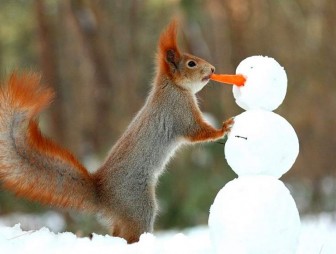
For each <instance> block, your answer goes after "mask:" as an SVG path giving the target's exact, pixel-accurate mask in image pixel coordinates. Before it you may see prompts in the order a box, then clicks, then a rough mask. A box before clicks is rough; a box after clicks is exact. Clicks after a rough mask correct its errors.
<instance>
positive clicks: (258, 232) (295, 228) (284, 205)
mask: <svg viewBox="0 0 336 254" xmlns="http://www.w3.org/2000/svg"><path fill="white" fill-rule="evenodd" d="M209 229H210V236H211V240H212V243H213V245H214V248H215V249H216V251H217V253H235V254H243V253H244V254H247V253H248V254H252V253H253V254H270V253H272V254H276V253H278V254H280V253H281V254H291V253H295V251H296V248H297V244H298V239H299V233H300V218H299V213H298V210H297V207H296V205H295V202H294V200H293V198H292V196H291V195H290V193H289V190H288V189H287V188H286V186H285V185H284V184H283V183H282V182H281V181H279V180H278V179H276V178H275V177H272V176H244V177H239V178H237V179H235V180H233V181H231V182H229V183H227V184H226V185H225V186H224V187H223V188H222V189H221V190H220V191H219V192H218V194H217V196H216V199H215V201H214V203H213V205H212V206H211V208H210V216H209Z"/></svg>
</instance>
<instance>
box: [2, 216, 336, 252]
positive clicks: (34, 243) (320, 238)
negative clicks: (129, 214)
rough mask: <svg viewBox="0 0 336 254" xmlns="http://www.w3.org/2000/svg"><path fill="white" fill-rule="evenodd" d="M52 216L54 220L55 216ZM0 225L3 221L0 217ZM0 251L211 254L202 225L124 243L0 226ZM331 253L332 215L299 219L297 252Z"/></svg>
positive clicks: (335, 221) (335, 226)
mask: <svg viewBox="0 0 336 254" xmlns="http://www.w3.org/2000/svg"><path fill="white" fill-rule="evenodd" d="M52 216H54V215H52ZM54 219H56V220H57V216H56V217H54ZM5 221H6V220H5ZM7 222H8V220H7ZM0 224H3V223H2V221H1V220H0ZM0 253H4V254H5V253H11V254H12V253H27V254H28V253H34V254H37V253H80V254H83V253H115V254H119V253H127V254H128V253H136V254H141V253H146V254H151V253H153V254H154V253H167V254H168V253H184V254H185V253H190V254H205V253H206V254H211V253H214V251H213V249H212V246H211V241H210V238H209V231H208V227H206V226H199V227H195V228H191V229H188V230H184V231H183V232H176V231H169V232H157V233H155V234H154V235H152V234H144V235H142V236H141V239H140V242H138V243H135V244H131V245H127V244H126V242H125V241H124V240H123V239H121V238H116V237H111V236H108V235H106V236H102V235H96V234H94V235H93V238H92V239H91V240H90V239H89V238H78V237H76V236H75V235H74V234H72V233H68V232H67V233H53V232H51V231H50V230H49V229H47V228H41V229H40V230H36V231H23V230H21V228H20V225H16V226H14V227H6V226H0ZM335 253H336V216H335V215H331V214H320V215H319V216H308V217H304V218H302V232H301V237H300V243H299V247H298V251H297V254H335ZM234 254H236V253H234ZM284 254H286V253H284Z"/></svg>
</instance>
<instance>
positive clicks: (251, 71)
mask: <svg viewBox="0 0 336 254" xmlns="http://www.w3.org/2000/svg"><path fill="white" fill-rule="evenodd" d="M236 74H242V75H244V76H245V77H246V82H245V85H244V86H233V96H234V97H235V99H236V103H237V104H238V105H239V106H240V107H241V108H243V109H245V110H248V109H256V108H259V109H264V110H269V111H272V110H274V109H276V108H277V107H279V105H280V104H281V103H282V101H283V100H284V98H285V96H286V91H287V75H286V72H285V70H284V69H283V67H281V66H280V64H279V63H278V62H277V61H275V60H274V59H273V58H271V57H267V56H251V57H248V58H246V59H244V60H243V61H242V62H241V63H240V64H239V65H238V67H237V69H236Z"/></svg>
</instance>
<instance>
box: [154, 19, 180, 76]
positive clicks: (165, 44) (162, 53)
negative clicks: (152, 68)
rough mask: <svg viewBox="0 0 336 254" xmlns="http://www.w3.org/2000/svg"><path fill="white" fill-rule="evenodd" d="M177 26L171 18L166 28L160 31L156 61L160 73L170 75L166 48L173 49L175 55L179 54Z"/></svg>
mask: <svg viewBox="0 0 336 254" xmlns="http://www.w3.org/2000/svg"><path fill="white" fill-rule="evenodd" d="M177 26H178V23H177V21H176V20H173V21H172V22H171V23H170V24H169V25H168V27H167V28H166V30H165V31H164V32H162V33H161V36H160V39H159V46H158V61H159V64H158V65H159V68H160V69H159V70H160V72H161V74H162V75H164V74H166V75H168V76H171V71H170V69H169V64H168V63H167V52H168V50H173V51H174V52H175V53H176V56H177V57H180V56H181V53H180V50H179V49H178V46H177Z"/></svg>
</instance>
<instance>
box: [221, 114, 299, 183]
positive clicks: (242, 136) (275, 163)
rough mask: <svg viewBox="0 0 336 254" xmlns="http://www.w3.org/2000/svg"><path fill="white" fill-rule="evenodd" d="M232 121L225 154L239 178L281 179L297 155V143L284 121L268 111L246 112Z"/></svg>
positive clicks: (295, 137)
mask: <svg viewBox="0 0 336 254" xmlns="http://www.w3.org/2000/svg"><path fill="white" fill-rule="evenodd" d="M234 121H235V123H234V125H233V127H232V129H231V132H230V133H229V135H228V140H227V142H226V144H225V148H224V153H225V158H226V160H227V162H228V164H229V165H230V167H231V168H232V170H233V171H235V172H236V173H237V174H238V175H239V176H243V175H271V176H275V177H277V178H280V177H281V176H282V175H283V174H284V173H286V172H287V171H288V170H289V169H290V168H291V167H292V165H293V164H294V162H295V160H296V158H297V156H298V154H299V141H298V137H297V135H296V133H295V130H294V129H293V127H292V126H291V125H290V124H289V123H288V122H287V120H286V119H284V118H283V117H281V116H280V115H278V114H275V113H273V112H270V111H265V110H248V111H245V112H243V113H242V114H240V115H238V116H236V117H235V118H234Z"/></svg>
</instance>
